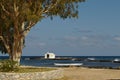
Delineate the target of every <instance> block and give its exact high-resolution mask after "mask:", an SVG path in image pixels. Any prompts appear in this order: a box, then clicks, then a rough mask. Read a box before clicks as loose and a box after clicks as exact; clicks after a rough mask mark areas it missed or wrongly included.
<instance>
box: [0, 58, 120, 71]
mask: <svg viewBox="0 0 120 80" xmlns="http://www.w3.org/2000/svg"><path fill="white" fill-rule="evenodd" d="M8 58H9V57H8V56H0V60H3V59H8ZM54 63H82V64H83V65H82V66H83V67H91V68H92V67H95V68H115V69H116V68H120V56H57V57H56V59H44V56H22V57H21V61H20V64H21V65H23V66H36V67H58V66H56V65H54Z"/></svg>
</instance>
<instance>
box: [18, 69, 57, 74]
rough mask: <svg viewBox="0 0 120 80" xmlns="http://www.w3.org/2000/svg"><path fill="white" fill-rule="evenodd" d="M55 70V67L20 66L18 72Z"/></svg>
mask: <svg viewBox="0 0 120 80" xmlns="http://www.w3.org/2000/svg"><path fill="white" fill-rule="evenodd" d="M51 70H55V69H53V68H20V69H19V70H18V71H17V72H18V73H28V72H44V71H51Z"/></svg>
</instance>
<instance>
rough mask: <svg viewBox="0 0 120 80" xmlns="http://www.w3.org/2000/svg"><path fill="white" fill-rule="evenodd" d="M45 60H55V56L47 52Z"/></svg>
mask: <svg viewBox="0 0 120 80" xmlns="http://www.w3.org/2000/svg"><path fill="white" fill-rule="evenodd" d="M45 59H55V54H54V53H50V52H47V53H45Z"/></svg>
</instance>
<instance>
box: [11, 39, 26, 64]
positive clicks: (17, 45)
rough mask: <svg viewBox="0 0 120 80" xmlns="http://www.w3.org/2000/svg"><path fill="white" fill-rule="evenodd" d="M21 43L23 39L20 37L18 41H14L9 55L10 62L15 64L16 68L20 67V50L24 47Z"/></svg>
mask: <svg viewBox="0 0 120 80" xmlns="http://www.w3.org/2000/svg"><path fill="white" fill-rule="evenodd" d="M23 41H24V37H21V38H20V40H15V41H14V43H13V49H12V51H11V53H10V54H9V58H10V60H12V61H15V62H17V66H19V65H20V59H21V55H22V49H23V46H24V43H23Z"/></svg>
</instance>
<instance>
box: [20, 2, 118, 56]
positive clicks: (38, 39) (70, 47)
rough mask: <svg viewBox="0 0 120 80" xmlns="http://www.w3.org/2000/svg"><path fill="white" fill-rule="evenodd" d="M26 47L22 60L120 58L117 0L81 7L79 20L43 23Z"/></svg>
mask: <svg viewBox="0 0 120 80" xmlns="http://www.w3.org/2000/svg"><path fill="white" fill-rule="evenodd" d="M25 45H26V46H25V48H24V49H23V54H22V55H23V56H44V54H45V53H46V52H48V51H49V52H53V53H55V54H56V55H57V56H120V0H87V1H86V2H84V3H80V5H79V18H78V19H66V20H63V19H60V18H59V17H54V19H53V20H51V19H49V18H46V19H43V20H42V21H40V22H38V23H37V24H36V25H35V27H33V28H32V29H31V31H30V33H29V34H28V36H27V37H26V43H25Z"/></svg>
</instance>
